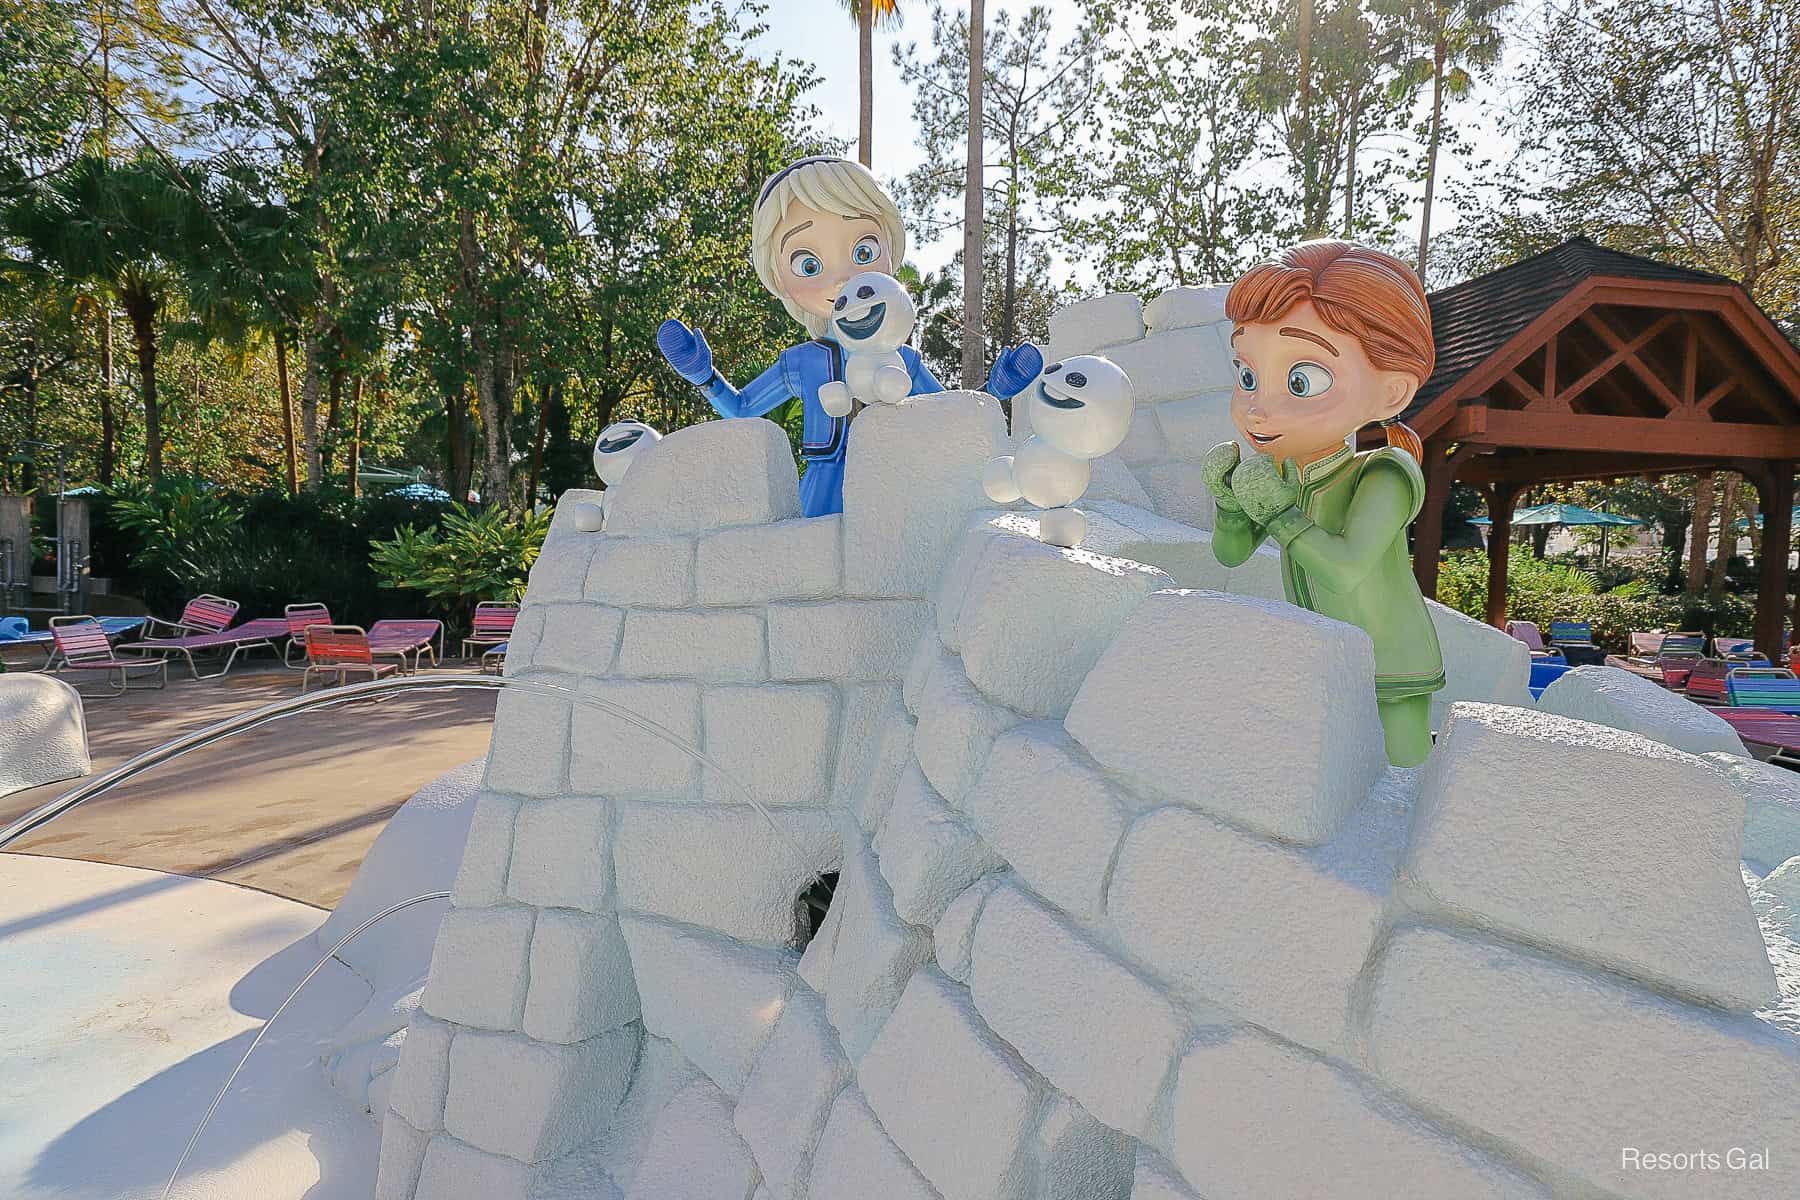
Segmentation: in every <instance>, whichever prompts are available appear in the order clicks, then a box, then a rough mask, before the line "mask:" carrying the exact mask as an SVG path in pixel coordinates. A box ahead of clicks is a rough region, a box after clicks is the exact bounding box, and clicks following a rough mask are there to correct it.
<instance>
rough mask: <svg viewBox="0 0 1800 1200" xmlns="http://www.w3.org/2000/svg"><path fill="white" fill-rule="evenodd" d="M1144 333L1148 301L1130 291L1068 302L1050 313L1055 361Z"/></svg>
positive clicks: (1137, 337) (1133, 339)
mask: <svg viewBox="0 0 1800 1200" xmlns="http://www.w3.org/2000/svg"><path fill="white" fill-rule="evenodd" d="M1143 336H1144V302H1143V301H1142V300H1141V299H1139V298H1138V297H1137V296H1135V295H1133V294H1131V293H1129V292H1112V293H1109V294H1107V295H1104V296H1095V297H1093V298H1092V299H1088V300H1077V301H1076V302H1075V303H1073V304H1066V305H1064V306H1063V307H1061V308H1059V309H1057V310H1056V311H1055V312H1053V313H1051V314H1050V355H1051V360H1052V361H1055V360H1056V359H1059V358H1069V357H1070V356H1072V355H1076V354H1092V353H1094V352H1095V351H1096V350H1100V349H1103V348H1104V347H1107V346H1117V345H1118V344H1120V343H1121V342H1135V341H1137V340H1138V339H1139V338H1141V337H1143Z"/></svg>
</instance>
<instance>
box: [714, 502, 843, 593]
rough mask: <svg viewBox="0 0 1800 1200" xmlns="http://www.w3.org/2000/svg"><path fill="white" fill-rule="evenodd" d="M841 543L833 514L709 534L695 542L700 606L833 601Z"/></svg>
mask: <svg viewBox="0 0 1800 1200" xmlns="http://www.w3.org/2000/svg"><path fill="white" fill-rule="evenodd" d="M843 540H844V518H843V516H842V515H841V514H838V513H833V514H831V515H830V516H825V517H802V518H801V519H800V520H798V521H782V522H779V523H777V524H774V525H759V526H747V527H745V528H743V529H721V530H720V531H719V532H717V533H709V534H707V535H706V536H705V537H703V538H701V539H700V556H699V559H698V560H697V564H696V568H695V583H696V586H697V587H698V589H699V595H700V603H701V604H704V605H706V606H707V607H709V608H716V607H721V606H730V605H754V604H766V603H768V602H769V601H770V600H823V599H827V598H829V597H831V596H835V595H837V594H838V590H839V581H840V579H841V578H842V575H843Z"/></svg>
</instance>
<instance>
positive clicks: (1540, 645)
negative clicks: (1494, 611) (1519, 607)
mask: <svg viewBox="0 0 1800 1200" xmlns="http://www.w3.org/2000/svg"><path fill="white" fill-rule="evenodd" d="M1506 632H1507V633H1508V634H1510V635H1511V636H1513V637H1515V638H1518V639H1519V640H1520V641H1521V642H1524V643H1525V645H1526V647H1527V648H1529V649H1530V651H1531V657H1533V658H1560V657H1561V655H1560V654H1559V653H1558V652H1557V651H1555V650H1552V649H1550V648H1549V647H1548V646H1546V645H1544V635H1543V634H1542V633H1540V632H1538V627H1537V622H1536V621H1508V622H1507V623H1506Z"/></svg>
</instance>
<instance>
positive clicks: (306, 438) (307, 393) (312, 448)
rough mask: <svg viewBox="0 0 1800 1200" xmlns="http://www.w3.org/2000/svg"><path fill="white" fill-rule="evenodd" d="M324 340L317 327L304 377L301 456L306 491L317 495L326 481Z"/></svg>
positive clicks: (305, 361)
mask: <svg viewBox="0 0 1800 1200" xmlns="http://www.w3.org/2000/svg"><path fill="white" fill-rule="evenodd" d="M322 344H323V338H322V336H321V334H320V331H319V328H318V326H317V325H315V326H314V327H313V329H312V330H311V331H310V332H309V333H308V334H307V336H306V344H305V346H304V351H305V353H304V354H303V355H302V356H301V357H302V360H303V361H302V367H303V372H304V373H303V374H302V375H301V376H300V452H301V453H302V454H303V455H304V456H305V458H306V490H307V491H309V492H316V491H318V490H319V482H320V480H321V479H322V478H323V477H324V473H325V471H324V464H323V462H322V461H321V460H320V458H319V378H320V375H321V373H322V372H323V370H324V355H322V354H321V353H320V352H319V349H320V346H321V345H322Z"/></svg>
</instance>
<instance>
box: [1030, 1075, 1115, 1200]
mask: <svg viewBox="0 0 1800 1200" xmlns="http://www.w3.org/2000/svg"><path fill="white" fill-rule="evenodd" d="M1033 1140H1034V1142H1035V1146H1034V1154H1033V1157H1034V1158H1035V1159H1036V1160H1037V1166H1036V1170H1035V1174H1036V1176H1037V1183H1036V1184H1035V1185H1034V1188H1033V1195H1035V1196H1039V1197H1042V1200H1126V1198H1127V1197H1128V1196H1130V1195H1131V1166H1132V1146H1133V1145H1134V1144H1135V1143H1134V1142H1133V1140H1132V1139H1131V1138H1128V1137H1126V1136H1125V1135H1124V1134H1122V1133H1120V1132H1118V1131H1117V1130H1114V1129H1108V1128H1107V1127H1106V1126H1104V1125H1102V1124H1101V1123H1100V1122H1098V1121H1096V1120H1094V1118H1093V1117H1092V1116H1090V1115H1089V1114H1088V1112H1087V1110H1086V1109H1084V1108H1082V1107H1081V1105H1079V1104H1077V1103H1075V1101H1073V1100H1071V1099H1069V1098H1068V1097H1067V1096H1064V1095H1062V1094H1060V1093H1056V1094H1052V1095H1051V1096H1050V1098H1049V1099H1048V1100H1047V1101H1046V1102H1045V1105H1044V1114H1043V1116H1042V1117H1041V1118H1040V1119H1039V1121H1038V1127H1037V1134H1036V1136H1035V1138H1034V1139H1033Z"/></svg>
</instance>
